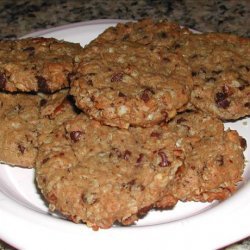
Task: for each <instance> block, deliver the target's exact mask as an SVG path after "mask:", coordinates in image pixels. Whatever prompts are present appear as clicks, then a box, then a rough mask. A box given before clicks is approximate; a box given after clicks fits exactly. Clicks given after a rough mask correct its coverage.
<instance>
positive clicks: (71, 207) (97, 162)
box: [36, 114, 184, 229]
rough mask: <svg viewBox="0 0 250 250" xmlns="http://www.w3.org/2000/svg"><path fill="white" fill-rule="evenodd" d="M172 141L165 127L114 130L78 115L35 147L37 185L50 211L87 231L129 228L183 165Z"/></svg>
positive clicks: (175, 135)
mask: <svg viewBox="0 0 250 250" xmlns="http://www.w3.org/2000/svg"><path fill="white" fill-rule="evenodd" d="M177 140H178V136H177V134H176V133H173V132H171V133H170V132H169V131H168V127H167V126H153V127H150V128H141V127H136V128H134V127H130V128H129V129H119V128H116V127H110V126H105V125H102V124H101V123H100V122H98V121H96V120H92V119H89V118H88V117H87V116H86V115H85V114H80V115H79V116H78V117H76V118H75V119H73V120H71V121H69V122H68V123H66V124H65V127H63V126H61V127H58V128H57V129H56V130H55V131H54V132H53V133H50V134H49V135H48V137H47V138H46V140H44V141H43V143H41V145H39V155H38V160H37V165H36V178H37V183H38V187H39V188H40V189H41V191H42V193H43V195H44V196H45V198H46V200H47V201H48V203H49V207H50V209H51V210H52V211H53V210H57V211H60V212H61V213H62V214H63V215H65V216H66V217H68V218H69V219H70V220H73V221H74V222H77V223H78V222H81V221H83V222H85V223H86V224H87V225H88V226H90V227H92V228H93V229H98V228H109V227H111V226H112V225H113V224H114V223H117V222H118V223H121V224H125V225H127V224H132V223H133V222H134V221H136V220H137V219H138V218H139V217H140V216H141V215H143V214H146V212H147V211H148V210H149V209H150V208H152V207H154V205H155V203H156V202H157V201H158V200H160V199H161V198H162V197H163V195H164V194H165V190H166V188H167V186H168V184H169V182H170V181H171V180H172V179H173V178H174V177H175V173H176V171H177V170H178V168H179V167H181V166H182V165H183V160H184V159H183V153H182V152H181V151H180V150H178V151H177V152H176V150H177V148H176V143H177ZM175 202H176V201H175V200H174V203H173V202H172V203H171V204H170V203H169V202H168V205H173V204H175ZM165 206H166V204H165Z"/></svg>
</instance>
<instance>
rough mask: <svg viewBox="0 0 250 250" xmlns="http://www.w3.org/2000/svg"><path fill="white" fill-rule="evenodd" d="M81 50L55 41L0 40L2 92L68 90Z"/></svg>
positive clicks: (79, 47) (69, 44)
mask: <svg viewBox="0 0 250 250" xmlns="http://www.w3.org/2000/svg"><path fill="white" fill-rule="evenodd" d="M81 50H82V48H81V46H80V45H79V44H74V43H70V42H65V41H59V40H56V39H54V38H42V37H39V38H26V39H20V40H7V41H0V89H1V90H6V91H10V92H14V91H24V92H30V91H35V92H36V91H41V92H45V93H48V92H54V91H56V90H60V89H63V88H65V87H68V86H69V82H70V77H71V75H72V72H73V70H74V64H75V63H76V62H77V60H78V59H77V58H78V54H80V53H81Z"/></svg>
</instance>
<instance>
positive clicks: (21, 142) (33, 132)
mask: <svg viewBox="0 0 250 250" xmlns="http://www.w3.org/2000/svg"><path fill="white" fill-rule="evenodd" d="M40 101H41V98H40V97H39V96H37V95H24V94H6V93H0V128H1V129H0V161H1V162H4V163H8V164H11V165H18V166H22V167H28V168H30V167H32V166H34V159H35V157H36V154H37V129H36V128H37V125H38V119H39V106H40Z"/></svg>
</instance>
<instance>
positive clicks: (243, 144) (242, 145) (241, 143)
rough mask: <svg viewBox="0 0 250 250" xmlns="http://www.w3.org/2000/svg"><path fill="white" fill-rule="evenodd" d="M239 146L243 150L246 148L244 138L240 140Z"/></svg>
mask: <svg viewBox="0 0 250 250" xmlns="http://www.w3.org/2000/svg"><path fill="white" fill-rule="evenodd" d="M240 146H241V147H242V148H243V149H244V150H245V149H246V148H247V141H246V139H245V138H242V137H241V138H240Z"/></svg>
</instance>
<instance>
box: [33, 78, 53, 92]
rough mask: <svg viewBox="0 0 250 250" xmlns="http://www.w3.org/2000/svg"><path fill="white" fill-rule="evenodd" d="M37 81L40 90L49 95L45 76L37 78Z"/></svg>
mask: <svg viewBox="0 0 250 250" xmlns="http://www.w3.org/2000/svg"><path fill="white" fill-rule="evenodd" d="M36 79H37V85H38V90H39V91H42V92H45V93H48V92H50V89H49V86H48V83H47V80H46V79H45V78H44V77H43V76H36Z"/></svg>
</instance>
